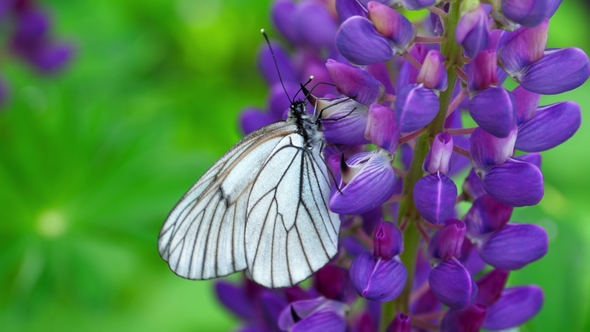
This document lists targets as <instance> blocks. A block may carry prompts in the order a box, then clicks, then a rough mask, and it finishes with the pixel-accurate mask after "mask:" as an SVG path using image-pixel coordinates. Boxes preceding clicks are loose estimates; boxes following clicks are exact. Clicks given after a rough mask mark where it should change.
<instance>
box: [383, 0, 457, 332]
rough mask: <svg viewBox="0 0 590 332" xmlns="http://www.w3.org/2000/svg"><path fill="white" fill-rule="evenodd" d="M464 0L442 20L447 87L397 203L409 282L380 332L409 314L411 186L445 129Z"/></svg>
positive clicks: (414, 250)
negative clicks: (398, 318)
mask: <svg viewBox="0 0 590 332" xmlns="http://www.w3.org/2000/svg"><path fill="white" fill-rule="evenodd" d="M462 1H463V0H457V1H454V2H451V3H450V8H449V13H448V16H447V17H446V19H445V22H444V23H445V36H444V37H445V40H446V42H445V43H443V45H442V49H441V53H442V54H443V56H444V57H445V59H446V67H447V75H448V88H447V89H446V90H445V91H442V92H441V94H440V97H439V100H440V108H439V111H438V114H437V115H436V117H435V118H434V120H432V122H431V123H430V124H429V125H428V126H427V127H426V131H425V132H424V134H422V135H421V136H420V137H418V139H417V142H416V147H415V148H414V157H413V159H412V164H411V165H410V169H409V170H408V174H407V176H406V178H405V181H404V195H405V197H406V199H404V200H403V201H402V202H401V203H400V209H399V214H398V224H402V223H403V222H406V223H407V227H406V228H405V230H404V252H403V253H402V254H401V255H400V258H401V260H402V262H403V264H404V265H405V267H406V269H407V270H408V279H407V281H406V285H405V287H404V290H403V291H402V294H401V295H400V296H399V297H398V298H397V299H395V300H394V301H391V302H386V303H384V304H383V309H382V315H381V330H382V331H385V330H386V329H387V327H388V326H389V324H390V323H391V321H392V320H393V319H394V318H395V315H396V313H397V312H398V311H399V312H403V313H405V314H407V315H409V314H410V295H411V294H412V286H413V284H414V273H415V270H416V258H417V256H418V248H419V244H420V238H421V236H420V232H419V231H418V227H417V223H418V222H420V220H421V218H422V217H421V216H420V213H418V210H417V209H416V205H415V204H414V197H413V194H414V185H415V184H416V181H418V180H419V179H420V178H421V177H422V176H423V170H422V164H423V163H424V159H425V158H426V155H427V154H428V151H429V150H430V142H432V140H433V139H434V137H435V136H436V135H437V134H438V133H440V132H442V131H443V130H444V123H445V118H446V113H447V109H448V108H449V105H450V103H451V101H452V98H453V92H454V90H455V89H454V88H455V85H456V83H457V74H456V73H455V70H454V68H455V67H458V68H462V67H463V64H464V63H463V57H462V48H461V46H460V45H458V44H457V41H456V39H455V30H456V29H457V23H458V22H459V18H460V7H461V2H462Z"/></svg>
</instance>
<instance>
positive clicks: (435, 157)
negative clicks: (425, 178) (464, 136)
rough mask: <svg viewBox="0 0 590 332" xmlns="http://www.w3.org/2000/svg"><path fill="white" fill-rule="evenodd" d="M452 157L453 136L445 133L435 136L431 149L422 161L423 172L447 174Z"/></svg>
mask: <svg viewBox="0 0 590 332" xmlns="http://www.w3.org/2000/svg"><path fill="white" fill-rule="evenodd" d="M452 155H453V136H451V134H449V133H445V132H443V133H439V134H437V135H436V136H435V137H434V140H432V148H430V151H428V154H427V155H426V158H425V159H424V170H426V171H427V172H428V173H436V172H441V173H442V174H447V173H448V172H449V169H450V168H451V166H450V163H451V157H452Z"/></svg>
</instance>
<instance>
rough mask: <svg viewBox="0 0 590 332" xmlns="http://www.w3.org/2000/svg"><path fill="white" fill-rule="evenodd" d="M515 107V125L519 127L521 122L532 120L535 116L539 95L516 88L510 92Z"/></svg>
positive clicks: (519, 87) (520, 87)
mask: <svg viewBox="0 0 590 332" xmlns="http://www.w3.org/2000/svg"><path fill="white" fill-rule="evenodd" d="M512 95H513V96H514V102H515V104H514V105H515V107H516V125H518V126H520V125H521V124H522V123H523V122H525V121H528V120H530V119H532V118H533V117H534V116H535V114H537V107H538V106H539V100H541V95H540V94H538V93H534V92H530V91H528V90H527V89H525V88H523V87H522V86H520V85H519V86H518V87H517V88H516V89H514V90H513V91H512Z"/></svg>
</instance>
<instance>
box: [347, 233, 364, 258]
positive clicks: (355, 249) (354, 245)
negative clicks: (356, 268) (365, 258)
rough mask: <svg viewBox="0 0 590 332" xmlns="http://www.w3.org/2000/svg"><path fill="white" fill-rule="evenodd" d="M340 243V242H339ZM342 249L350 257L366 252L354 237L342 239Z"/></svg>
mask: <svg viewBox="0 0 590 332" xmlns="http://www.w3.org/2000/svg"><path fill="white" fill-rule="evenodd" d="M341 241H342V240H341ZM343 242H344V249H346V252H347V253H348V254H350V255H351V256H352V257H355V256H358V255H360V254H362V253H365V252H367V248H365V246H364V245H363V244H362V243H361V242H360V241H359V240H358V239H357V238H355V237H353V236H349V237H345V238H344V241H343Z"/></svg>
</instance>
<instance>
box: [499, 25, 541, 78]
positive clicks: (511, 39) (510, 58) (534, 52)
mask: <svg viewBox="0 0 590 332" xmlns="http://www.w3.org/2000/svg"><path fill="white" fill-rule="evenodd" d="M548 28H549V21H548V20H546V21H544V22H543V23H542V24H540V25H539V26H537V27H535V28H526V27H522V28H520V29H518V30H516V31H514V32H510V33H504V34H503V35H502V38H501V40H500V50H499V51H498V55H499V56H500V60H501V61H502V66H503V67H504V70H506V72H507V73H508V74H510V75H514V74H515V73H517V72H519V71H520V70H521V69H523V68H524V67H526V66H528V65H530V64H532V63H534V62H537V61H538V60H540V59H541V58H542V57H543V53H544V52H545V46H546V45H547V31H548Z"/></svg>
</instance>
